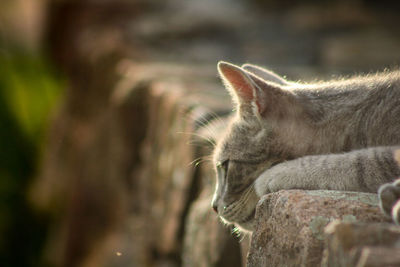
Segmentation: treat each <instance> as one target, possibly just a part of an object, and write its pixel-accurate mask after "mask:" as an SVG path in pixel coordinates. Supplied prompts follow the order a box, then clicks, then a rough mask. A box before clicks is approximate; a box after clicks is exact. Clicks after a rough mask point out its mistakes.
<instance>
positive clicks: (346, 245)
mask: <svg viewBox="0 0 400 267" xmlns="http://www.w3.org/2000/svg"><path fill="white" fill-rule="evenodd" d="M325 233H326V239H325V244H326V245H325V250H324V258H323V261H322V266H324V267H328V266H329V267H347V266H349V267H350V266H371V267H372V266H376V267H378V266H393V267H395V266H400V226H395V225H393V224H388V223H369V224H366V223H359V222H358V223H354V222H353V223H350V222H347V223H346V222H340V221H336V222H332V223H330V224H329V225H328V226H327V227H326V229H325Z"/></svg>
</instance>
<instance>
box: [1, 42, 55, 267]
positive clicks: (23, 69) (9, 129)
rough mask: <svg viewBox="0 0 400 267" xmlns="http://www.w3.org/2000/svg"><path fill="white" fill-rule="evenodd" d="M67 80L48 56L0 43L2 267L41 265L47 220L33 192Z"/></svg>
mask: <svg viewBox="0 0 400 267" xmlns="http://www.w3.org/2000/svg"><path fill="white" fill-rule="evenodd" d="M62 84H63V82H62V80H61V79H60V78H59V77H57V75H56V73H55V71H54V70H53V69H52V68H51V65H50V64H49V62H48V61H46V60H45V58H44V57H43V56H40V55H32V54H30V53H27V52H24V51H21V50H18V49H7V48H1V46H0V236H1V237H2V238H1V239H0V262H1V265H2V266H41V265H40V263H39V262H40V255H41V253H42V251H41V249H42V248H43V244H44V238H45V233H46V220H45V219H44V218H41V217H40V216H39V215H38V214H36V213H35V212H33V211H32V208H31V207H30V204H29V203H28V200H27V191H28V187H29V185H30V183H31V181H32V179H33V177H34V175H35V171H36V170H37V164H38V163H39V159H40V155H41V152H40V151H41V148H42V145H43V142H44V133H45V130H46V128H47V127H48V122H49V115H50V111H51V110H52V109H53V108H54V106H55V105H56V103H57V102H58V99H59V96H60V92H61V90H60V89H61V87H62Z"/></svg>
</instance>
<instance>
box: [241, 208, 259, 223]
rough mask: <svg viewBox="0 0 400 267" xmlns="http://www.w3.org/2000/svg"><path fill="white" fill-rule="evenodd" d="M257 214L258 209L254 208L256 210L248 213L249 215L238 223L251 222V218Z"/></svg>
mask: <svg viewBox="0 0 400 267" xmlns="http://www.w3.org/2000/svg"><path fill="white" fill-rule="evenodd" d="M255 215H256V209H254V210H253V211H252V212H251V213H250V215H248V216H247V217H245V218H244V219H243V220H241V221H239V222H238V223H239V224H241V223H248V222H250V221H251V220H253V219H254V217H255Z"/></svg>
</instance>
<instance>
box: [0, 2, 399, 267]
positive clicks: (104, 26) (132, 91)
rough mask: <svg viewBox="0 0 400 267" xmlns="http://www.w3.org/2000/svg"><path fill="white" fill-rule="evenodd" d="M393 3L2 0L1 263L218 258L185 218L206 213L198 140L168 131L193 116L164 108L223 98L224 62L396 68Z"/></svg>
mask: <svg viewBox="0 0 400 267" xmlns="http://www.w3.org/2000/svg"><path fill="white" fill-rule="evenodd" d="M399 8H400V5H399V4H398V3H397V4H396V2H393V1H388V0H387V1H385V0H383V1H382V0H379V1H378V0H335V1H328V0H326V1H321V0H319V1H316V0H305V1H300V0H297V1H296V0H292V1H290V0H163V1H161V0H76V1H75V0H2V1H1V2H0V129H1V130H0V236H1V237H2V238H1V240H0V262H1V264H0V265H1V266H181V265H185V266H207V265H208V266H210V265H215V266H223V265H222V264H221V262H219V260H221V259H220V258H221V257H222V255H225V254H223V253H224V252H223V251H222V252H221V253H220V254H218V256H215V257H214V256H212V257H211V258H210V259H207V260H204V262H202V260H201V259H199V258H196V257H197V256H196V257H194V256H193V253H196V252H193V251H194V250H191V242H192V243H193V242H194V243H196V242H200V241H196V240H198V239H196V238H192V239H191V237H193V235H194V234H193V235H192V234H190V233H191V232H190V231H189V230H190V229H192V230H193V229H194V228H190V226H189V223H190V220H191V218H193V217H190V216H191V214H199V213H200V212H199V213H196V211H195V210H194V208H193V207H192V204H193V203H195V202H194V201H195V200H196V199H197V198H200V196H201V195H202V191H203V189H202V188H203V187H204V188H205V187H206V186H204V185H199V184H200V182H199V181H198V179H199V178H198V177H199V174H198V171H197V170H196V169H194V168H193V167H187V166H188V164H186V163H185V164H183V163H182V162H185V161H186V160H188V159H186V158H185V157H184V156H185V155H189V154H190V157H189V158H194V159H195V158H196V157H195V156H194V155H195V154H196V153H200V154H201V153H206V152H199V151H197V150H196V151H192V150H190V151H188V148H186V147H185V146H182V144H181V143H180V142H181V140H179V139H182V137H178V138H176V137H174V134H175V133H177V132H178V131H181V130H188V131H194V130H193V129H195V130H196V129H197V128H196V127H197V126H196V125H194V126H193V125H190V123H188V122H187V121H186V122H184V123H183V124H182V123H181V122H179V123H178V122H177V123H175V121H177V120H178V121H179V120H180V119H181V117H180V115H179V112H181V111H177V112H178V115H176V114H175V113H173V112H172V111H171V110H174V108H173V107H175V105H177V104H176V103H178V104H179V105H181V104H182V103H183V104H182V105H184V106H187V110H190V111H193V106H196V107H198V106H200V107H201V106H203V105H205V104H204V103H205V102H207V104H208V105H209V106H208V108H211V109H212V110H214V111H215V112H217V113H218V112H222V113H223V112H226V110H229V109H230V107H229V99H226V95H224V94H225V93H224V91H223V90H222V86H221V85H219V81H218V78H217V76H216V63H217V62H218V61H219V60H224V61H230V62H233V63H237V64H243V63H254V64H260V65H262V66H266V67H268V68H271V69H273V70H274V71H275V72H277V73H279V74H282V75H286V76H287V77H288V78H289V79H292V80H299V79H301V80H305V81H311V80H315V79H321V78H331V77H337V76H339V75H352V74H360V73H369V72H376V71H382V70H385V69H394V68H397V66H398V64H399V62H400V35H399V33H400V27H399V25H400V17H399V15H398V14H399ZM161 80H162V81H163V82H162V83H160V81H161ZM160 84H161V85H160ZM171 84H172V85H171ZM177 84H178V85H177ZM166 87H168V89H163V88H166ZM160 88H161V89H160ZM171 88H172V89H171ZM185 88H190V90H192V89H193V88H195V89H193V90H194V91H193V92H194V93H193V92H192V91H190V90H188V89H185ZM196 88H197V89H196ZM199 88H200V89H199ZM202 88H204V90H203V89H202ZM213 88H219V89H216V90H220V91H221V93H220V95H222V96H221V99H222V100H221V101H215V99H217V97H220V96H215V95H213V94H215V92H213V90H214V89H213ZM208 89H210V90H211V93H208V91H207V90H208ZM182 91H184V92H188V91H190V93H182ZM199 91H201V92H202V93H201V94H202V95H204V96H198V94H200V93H198V92H199ZM177 92H179V93H177ZM175 94H177V95H175ZM159 95H163V97H159ZM182 95H184V96H185V97H186V98H181V97H182ZM154 99H156V100H154ZM177 99H180V100H177ZM204 99H206V100H204ZM218 99H219V98H218ZM179 101H181V102H182V103H181V102H179ZM202 101H203V102H202ZM213 101H214V102H215V103H214V102H213ZM188 103H191V104H188ZM178 110H180V108H178ZM196 110H197V109H196ZM223 110H225V111H223ZM174 112H175V111H174ZM171 114H172V115H171ZM168 116H169V117H168ZM180 123H181V124H180ZM164 124H166V125H164ZM176 125H178V126H176ZM163 127H164V128H163ZM174 127H175V128H177V129H175V128H174ZM191 127H194V128H193V129H192V128H191ZM171 128H173V129H174V130H171ZM181 128H183V129H181ZM169 135H171V136H169ZM183 139H184V140H185V141H188V140H186V139H185V138H183ZM175 150H176V152H173V153H172V154H171V153H169V152H170V151H175ZM160 151H161V152H163V153H164V152H165V154H163V153H160ZM174 153H176V154H174ZM185 153H186V154H185ZM171 158H174V160H175V161H174V160H171ZM190 161H192V160H190ZM166 162H168V163H166ZM171 162H172V163H171ZM168 164H169V165H168ZM164 165H166V166H167V167H165V166H164ZM180 165H182V166H185V168H183V169H180V167H179V166H180ZM186 167H187V168H186ZM163 168H164V169H163ZM165 168H166V169H165ZM204 172H205V173H207V175H203V176H204V177H205V176H207V177H208V176H212V172H209V171H207V170H205V171H204ZM179 177H191V178H187V179H186V180H185V179H183V180H185V181H183V180H182V178H179ZM196 179H197V180H196ZM205 179H210V180H212V177H211V178H210V177H208V178H205ZM203 182H204V181H203ZM208 183H209V184H212V183H213V182H212V181H210V182H207V181H206V182H205V184H208ZM211 187H212V186H210V188H211ZM174 190H176V192H177V193H176V194H174V195H173V196H170V192H175V191H174ZM209 191H210V189H208V191H207V190H206V192H207V193H204V194H205V195H207V194H208V195H207V197H208V196H209V195H210V192H209ZM207 197H205V199H207ZM157 201H158V202H157ZM207 201H208V200H207ZM179 202H181V204H180V205H177V204H174V203H179ZM206 208H207V209H208V206H207V207H206ZM191 212H192V213H191ZM207 212H208V211H207ZM193 216H195V215H193ZM207 216H208V215H207ZM213 220H216V219H215V218H214V219H213ZM210 227H211V226H210ZM188 229H189V230H188ZM208 230H209V229H208ZM193 231H194V230H193ZM228 232H229V231H228ZM208 233H209V234H210V235H216V236H217V235H218V233H216V232H212V231H210V232H208ZM228 235H230V234H229V233H228ZM216 238H217V237H216ZM191 240H192V241H191ZM218 240H219V239H218ZM214 241H215V240H214ZM214 241H212V240H211V241H207V242H211V243H212V242H214ZM202 242H203V241H202ZM204 242H206V241H204ZM215 242H217V243H218V242H222V241H215ZM224 242H225V241H224ZM227 242H228V241H227ZM229 242H231V241H229ZM229 242H228V243H224V244H231V245H227V248H229V249H231V250H230V251H236V250H237V249H238V248H237V247H229V246H235V245H234V243H229ZM234 242H237V241H234ZM212 244H214V243H212ZM212 244H211V245H210V246H211V247H212V246H213V245H212ZM218 244H220V243H218ZM199 246H200V245H199ZM216 250H218V249H217V248H216V249H215V251H216ZM215 251H214V252H209V253H211V254H210V255H214V254H213V253H215ZM205 253H206V252H204V251H203V252H201V254H203V255H204V254H205ZM239 253H240V252H239ZM182 255H183V256H182ZM191 257H192V258H191ZM213 257H214V258H213ZM195 259H196V262H194V261H195ZM240 261H241V260H240V259H239V260H238V261H237V262H239V263H237V264H240ZM226 264H227V265H226V266H235V265H228V263H226Z"/></svg>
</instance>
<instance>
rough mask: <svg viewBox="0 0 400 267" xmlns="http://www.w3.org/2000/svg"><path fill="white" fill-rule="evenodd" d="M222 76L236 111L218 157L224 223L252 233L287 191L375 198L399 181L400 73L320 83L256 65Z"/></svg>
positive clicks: (228, 69)
mask: <svg viewBox="0 0 400 267" xmlns="http://www.w3.org/2000/svg"><path fill="white" fill-rule="evenodd" d="M218 71H219V74H220V76H221V78H222V81H223V82H224V84H225V87H226V89H227V90H228V92H229V93H230V95H231V97H232V100H233V103H234V107H235V109H236V112H235V114H234V117H232V119H231V120H230V122H229V126H228V127H227V129H226V131H225V133H224V134H222V137H221V138H220V139H219V140H218V141H217V144H216V146H215V149H214V152H213V163H214V166H215V171H216V174H217V182H216V188H215V193H214V196H213V200H212V208H213V209H214V210H215V211H216V212H217V213H218V215H219V216H220V218H222V220H223V221H224V222H226V223H229V224H235V225H236V226H237V227H238V228H239V229H240V230H242V231H249V232H251V231H253V230H254V225H255V219H254V215H255V207H256V204H257V202H258V200H259V199H260V197H261V196H262V195H265V194H268V193H271V192H276V191H279V190H282V189H304V190H317V189H326V190H344V191H359V192H373V193H376V192H377V190H378V188H379V187H380V186H381V185H383V184H385V183H390V182H392V181H393V180H394V179H395V178H396V177H400V167H399V165H397V164H396V162H395V160H394V157H393V153H394V151H395V150H396V149H399V148H400V71H395V72H385V73H381V74H375V75H367V76H364V77H354V78H350V79H342V80H334V81H328V82H318V83H315V84H304V83H295V82H292V81H288V80H286V79H284V78H283V77H281V76H279V75H277V74H275V73H274V72H271V71H269V70H265V69H263V68H261V67H258V66H254V65H249V64H246V65H243V66H242V67H240V66H236V65H233V64H230V63H227V62H219V63H218ZM396 186H399V185H397V184H396V185H395V184H388V185H387V188H389V189H388V190H383V191H382V192H386V191H387V192H389V191H390V192H392V191H394V189H393V188H397V187H396ZM382 192H381V193H382ZM388 194H390V193H388ZM392 202H393V201H392ZM392 202H391V201H386V202H384V204H383V205H385V207H383V210H386V211H388V210H389V209H391V207H386V205H388V206H390V205H393V203H392Z"/></svg>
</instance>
